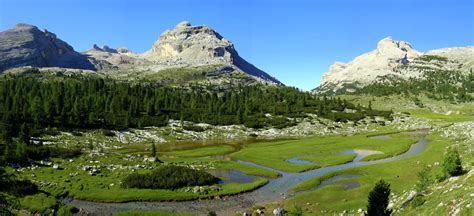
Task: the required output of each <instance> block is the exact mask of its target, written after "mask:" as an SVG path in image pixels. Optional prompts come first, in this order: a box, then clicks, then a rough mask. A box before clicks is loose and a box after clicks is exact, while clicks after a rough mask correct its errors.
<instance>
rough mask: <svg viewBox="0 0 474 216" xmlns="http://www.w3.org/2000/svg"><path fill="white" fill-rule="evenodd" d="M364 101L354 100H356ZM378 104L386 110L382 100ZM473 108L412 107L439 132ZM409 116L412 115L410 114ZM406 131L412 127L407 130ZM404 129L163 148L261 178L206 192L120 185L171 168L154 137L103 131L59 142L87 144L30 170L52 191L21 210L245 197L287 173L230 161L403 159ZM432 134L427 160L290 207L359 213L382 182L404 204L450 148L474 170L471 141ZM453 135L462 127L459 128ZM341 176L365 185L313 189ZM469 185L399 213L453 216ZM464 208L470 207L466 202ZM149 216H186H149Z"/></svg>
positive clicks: (292, 167)
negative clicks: (423, 172) (67, 201)
mask: <svg viewBox="0 0 474 216" xmlns="http://www.w3.org/2000/svg"><path fill="white" fill-rule="evenodd" d="M356 99H357V100H362V99H363V100H365V101H366V102H367V101H368V100H370V98H362V99H361V98H356ZM356 99H354V98H353V100H356ZM361 104H362V103H361ZM363 105H364V104H363ZM373 106H383V105H382V104H381V103H380V104H379V102H377V103H375V104H374V105H373ZM470 106H471V105H465V104H464V105H459V106H457V107H456V108H457V111H460V114H451V115H444V114H437V113H432V112H430V111H427V110H426V109H422V108H414V109H409V111H410V112H411V113H412V114H413V115H414V116H416V117H417V118H415V119H419V118H422V119H431V120H435V121H431V122H438V123H440V124H437V125H436V126H433V127H434V128H439V127H440V126H441V125H452V124H453V123H454V124H456V123H459V122H472V121H474V118H473V116H470V115H469V114H468V113H469V111H470V110H469V107H470ZM400 111H402V110H400ZM403 111H407V109H405V110H403ZM433 125H434V123H433ZM458 127H459V128H463V127H464V125H462V124H461V125H460V126H458ZM399 130H409V129H408V128H402V129H399ZM399 130H397V128H395V127H382V126H380V127H379V128H376V131H374V132H369V133H364V134H357V135H353V136H324V137H308V138H302V139H294V140H275V141H261V142H255V143H253V142H252V143H250V142H249V143H245V142H244V143H231V142H229V143H226V142H215V143H214V142H213V143H211V144H208V143H206V144H201V145H199V144H194V143H189V144H183V145H182V146H177V145H179V144H177V143H176V144H175V143H168V144H160V145H157V149H158V152H157V153H158V157H159V159H160V160H161V161H163V162H164V164H173V165H179V166H188V167H192V168H195V169H200V170H210V169H221V170H239V171H241V172H242V173H245V174H249V175H254V176H258V177H257V178H256V179H254V181H253V182H250V183H230V184H225V185H214V186H206V187H205V188H206V192H203V193H201V192H199V193H194V192H192V191H189V190H187V189H185V188H182V189H178V190H149V189H124V188H122V187H120V185H121V180H122V179H123V178H124V177H126V176H127V175H129V174H130V173H145V172H150V171H151V170H153V169H154V168H157V167H159V166H162V165H163V164H160V163H155V162H148V161H144V157H146V156H149V154H150V146H151V144H150V141H149V140H147V139H137V140H133V139H130V140H126V141H118V137H106V136H104V135H102V134H101V133H100V132H97V133H96V132H93V133H87V134H86V133H84V135H83V136H68V137H67V138H61V137H59V138H57V140H54V142H56V143H59V144H60V145H63V146H64V147H71V146H77V145H79V146H82V147H83V151H84V154H83V155H82V156H80V157H78V158H73V159H72V160H69V159H52V161H51V163H52V164H58V165H59V167H60V168H59V169H53V168H52V164H50V165H47V166H38V167H33V168H27V169H24V170H22V171H21V172H20V176H21V177H23V178H26V179H31V180H32V181H33V182H35V183H36V184H38V185H39V186H40V189H41V190H42V191H44V193H38V194H35V195H31V196H25V197H23V198H21V199H20V200H19V205H20V207H21V208H23V209H26V210H28V211H29V212H36V213H41V214H50V213H51V209H53V208H54V207H57V206H59V205H60V203H59V202H58V201H57V200H56V198H57V197H59V196H63V195H67V196H70V197H74V198H77V199H82V200H90V201H101V202H127V201H183V200H194V199H203V198H213V197H215V196H225V195H233V194H239V193H243V192H245V191H250V190H254V189H256V188H258V187H261V186H262V185H264V184H266V183H267V182H268V180H267V178H277V177H278V176H279V175H280V174H279V173H278V172H275V171H272V170H269V169H264V168H259V167H255V166H251V165H246V164H241V163H238V162H235V161H233V160H229V159H230V158H232V159H240V160H244V161H249V162H253V163H256V164H260V165H263V166H266V167H271V168H274V169H276V170H281V171H286V172H303V171H305V170H310V169H316V168H319V167H325V166H331V165H336V164H343V163H347V162H350V161H352V160H353V159H354V158H355V156H356V155H355V154H341V151H345V150H374V151H380V152H383V154H374V155H370V156H367V157H365V158H363V159H362V160H364V161H367V160H376V159H380V158H386V157H391V156H394V155H398V154H401V153H403V152H405V151H407V150H408V149H409V147H410V145H411V144H413V143H414V142H415V140H414V139H413V137H412V136H411V135H409V134H408V133H400V131H399ZM431 131H432V134H431V135H429V137H428V138H429V139H430V140H432V142H430V143H429V144H428V146H427V148H426V150H425V151H423V152H422V153H421V154H419V155H416V156H413V157H410V158H406V159H403V160H401V161H394V162H390V163H384V164H377V165H370V166H365V167H357V168H352V169H348V170H342V171H337V172H333V173H328V174H325V175H323V176H319V177H316V178H313V179H310V180H308V181H305V182H301V183H300V184H298V185H296V186H294V187H293V188H292V191H293V192H301V191H305V192H303V193H298V194H297V195H296V196H294V197H291V198H288V199H286V200H283V205H284V207H285V209H292V208H294V206H300V207H302V208H303V211H304V212H305V215H316V214H318V215H319V214H323V215H334V214H337V213H340V212H343V211H348V212H350V213H356V212H357V210H358V209H365V206H366V199H367V194H368V192H369V191H370V190H371V189H372V187H373V185H374V184H375V182H376V181H378V180H379V179H381V178H383V179H384V180H386V181H388V182H389V183H390V184H391V188H392V191H393V194H395V195H396V196H395V198H394V197H392V198H393V200H399V201H400V197H404V196H406V195H407V193H409V191H410V190H412V189H414V184H415V182H416V181H417V172H418V171H419V170H420V169H421V168H422V167H423V166H424V165H431V166H432V167H433V168H432V170H431V177H432V178H433V179H434V178H435V176H436V175H437V174H438V173H439V172H440V166H439V164H438V163H436V162H442V158H443V153H444V151H445V148H446V147H447V146H456V147H457V148H458V149H460V150H461V152H463V155H462V157H463V160H465V163H468V164H471V165H474V160H473V158H474V154H473V153H472V144H473V143H467V142H465V140H464V138H457V135H456V133H454V134H441V133H438V132H436V131H437V130H436V129H432V130H431ZM453 131H459V130H457V129H454V130H453ZM375 135H386V137H389V139H381V138H374V137H372V136H375ZM132 138H133V137H132ZM448 138H449V139H448ZM174 145H176V146H177V147H176V146H174ZM175 147H176V148H175ZM181 147H182V148H181ZM178 149H179V150H178ZM229 157H230V158H229ZM295 157H296V158H298V159H300V160H306V161H311V162H313V164H304V165H303V164H294V163H290V162H288V160H289V159H291V158H295ZM84 166H96V167H99V168H100V170H101V171H100V173H98V174H97V175H94V176H91V175H89V174H88V173H87V172H86V171H84V170H83V167H84ZM341 174H357V175H360V176H359V177H357V178H350V179H338V180H337V181H350V182H357V183H359V184H360V187H358V188H355V189H351V190H346V187H345V186H335V185H331V186H325V187H322V188H319V189H317V190H313V189H314V188H315V187H317V186H318V185H319V184H320V183H321V181H323V180H325V179H328V178H331V177H333V176H336V175H341ZM462 184H463V185H464V186H465V187H459V188H457V187H454V186H453V185H459V184H458V183H452V182H451V183H450V182H444V183H440V185H437V187H447V188H448V187H454V190H453V192H451V193H445V192H444V190H434V189H433V190H432V192H431V193H430V195H429V197H430V198H429V200H428V201H427V202H426V203H425V204H424V205H423V206H421V207H419V208H411V207H407V208H404V209H403V210H402V211H401V212H397V213H400V214H403V215H419V214H422V215H425V214H430V213H432V212H433V209H436V212H441V213H443V214H444V215H451V214H452V212H451V208H452V206H455V205H457V203H451V202H450V201H449V200H470V199H471V200H472V197H471V196H470V194H471V193H472V191H473V190H474V189H473V188H472V186H469V185H473V184H474V182H473V179H472V178H466V179H465V180H464V177H463V180H462ZM466 185H467V186H466ZM216 188H218V190H216ZM207 189H208V190H207ZM463 190H464V191H463ZM466 190H467V192H466ZM396 197H398V199H396ZM447 200H448V201H447ZM456 202H458V201H456ZM440 203H444V205H440ZM463 205H466V203H464V204H463ZM266 206H267V209H271V208H273V207H276V206H277V204H275V203H270V204H268V205H266ZM60 209H66V207H65V206H60ZM467 209H468V210H463V211H461V214H460V215H472V208H467ZM469 209H470V210H469ZM65 211H66V210H65ZM142 213H143V212H123V213H120V214H118V215H143V214H142ZM145 215H186V214H174V213H167V212H145Z"/></svg>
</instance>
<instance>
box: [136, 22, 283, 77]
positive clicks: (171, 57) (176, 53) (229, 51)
mask: <svg viewBox="0 0 474 216" xmlns="http://www.w3.org/2000/svg"><path fill="white" fill-rule="evenodd" d="M142 56H143V58H145V59H147V60H150V61H152V62H154V63H155V64H159V65H190V66H200V65H210V64H212V65H229V66H233V67H236V68H237V69H239V70H241V71H243V72H245V73H247V74H249V75H251V76H254V77H256V78H259V79H263V80H265V81H270V82H273V83H277V84H281V83H280V82H279V81H278V80H277V79H275V78H274V77H272V76H270V75H268V74H267V73H265V72H264V71H262V70H260V69H258V68H257V67H255V66H254V65H252V64H250V63H248V62H247V61H245V60H244V59H243V58H241V57H240V56H239V54H238V53H237V51H236V50H235V48H234V45H233V44H232V43H231V42H230V41H229V40H227V39H225V38H223V37H222V36H221V35H220V34H219V33H217V32H216V31H214V30H213V29H212V28H210V27H208V26H192V25H191V24H190V23H189V22H187V21H184V22H181V23H179V24H178V25H177V26H176V27H175V28H174V29H172V30H167V31H165V32H164V33H163V34H161V35H160V37H159V38H158V40H157V41H156V42H155V43H154V44H153V46H152V48H151V49H150V50H149V51H148V52H146V53H144V54H143V55H142Z"/></svg>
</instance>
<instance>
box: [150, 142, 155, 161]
mask: <svg viewBox="0 0 474 216" xmlns="http://www.w3.org/2000/svg"><path fill="white" fill-rule="evenodd" d="M151 156H152V157H156V145H155V142H153V143H152V144H151Z"/></svg>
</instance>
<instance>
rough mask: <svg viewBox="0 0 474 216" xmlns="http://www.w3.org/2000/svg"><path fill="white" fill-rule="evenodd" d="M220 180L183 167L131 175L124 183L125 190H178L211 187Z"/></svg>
mask: <svg viewBox="0 0 474 216" xmlns="http://www.w3.org/2000/svg"><path fill="white" fill-rule="evenodd" d="M217 182H219V179H218V178H216V177H214V176H212V175H211V174H209V173H206V172H204V171H200V170H193V169H191V168H187V167H181V166H164V167H160V168H158V169H156V170H154V171H152V172H151V173H147V174H137V173H134V174H130V175H129V176H127V177H126V178H125V179H124V180H123V183H122V186H123V187H125V188H148V189H178V188H182V187H189V186H202V185H211V184H215V183H217Z"/></svg>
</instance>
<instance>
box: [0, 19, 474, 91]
mask: <svg viewBox="0 0 474 216" xmlns="http://www.w3.org/2000/svg"><path fill="white" fill-rule="evenodd" d="M25 66H29V67H36V68H41V70H46V69H47V70H48V71H51V70H63V71H64V70H68V71H69V70H72V71H74V73H82V74H95V75H99V76H104V77H111V78H115V79H121V80H145V81H151V82H158V83H163V84H175V85H181V84H189V83H207V84H217V85H222V84H226V83H237V84H243V85H248V84H256V83H265V84H271V85H282V83H281V82H280V81H279V80H278V79H276V78H274V77H272V76H270V75H269V74H268V73H266V72H264V71H262V70H260V69H258V68H257V67H255V66H254V65H252V64H250V63H249V62H247V61H246V60H245V59H243V58H242V57H240V56H239V54H238V53H237V51H236V49H235V48H234V45H233V44H232V42H230V41H229V40H227V39H225V38H224V37H222V36H221V35H220V34H219V33H218V32H216V31H215V30H213V29H212V28H210V27H208V26H204V25H203V26H192V25H191V24H190V23H189V22H187V21H184V22H181V23H179V24H178V25H177V26H176V27H175V28H173V29H171V30H166V31H165V32H163V33H162V34H161V35H160V36H159V38H158V40H157V41H156V42H155V43H154V44H153V45H152V47H151V49H150V50H148V51H147V52H145V53H142V54H138V53H134V52H132V51H130V50H129V49H127V48H123V47H122V48H111V47H109V46H102V47H99V46H97V45H95V44H94V45H93V46H92V48H91V49H90V50H88V51H85V52H83V53H80V52H77V51H75V50H74V48H73V47H72V46H70V45H69V44H68V43H66V42H65V41H63V40H61V39H59V38H58V37H57V36H56V35H55V34H54V33H51V32H49V31H47V30H40V29H39V28H38V27H36V26H33V25H28V24H17V25H16V26H15V27H13V28H12V29H9V30H6V31H4V32H1V33H0V72H2V71H5V72H7V73H8V72H10V71H12V70H13V71H17V70H18V69H22V68H23V67H25ZM473 67H474V46H468V47H455V48H445V49H438V50H432V51H428V52H425V53H422V52H419V51H417V50H415V49H414V48H413V47H412V45H411V44H409V43H408V42H405V41H395V40H393V39H392V38H391V37H387V38H384V39H382V40H381V41H379V42H378V44H377V48H376V49H375V50H373V51H371V52H368V53H365V54H363V55H361V56H358V57H356V58H355V59H354V60H353V61H351V62H348V63H342V62H336V63H334V64H333V65H331V66H330V67H329V70H328V71H327V72H326V73H325V74H324V75H323V76H322V77H321V85H320V86H319V87H317V88H315V89H314V90H313V91H312V92H313V93H316V94H326V95H336V94H346V93H351V92H355V91H357V90H358V89H361V88H364V87H365V86H368V85H370V84H372V83H376V82H378V83H380V81H383V80H384V79H387V77H390V79H391V80H392V81H393V80H394V78H396V79H397V80H406V79H410V78H417V79H426V78H427V77H429V76H430V73H428V72H427V71H433V70H436V71H440V70H441V71H445V73H458V72H459V73H461V74H463V73H464V74H468V73H469V72H470V70H472V68H473ZM51 68H53V69H51ZM437 77H439V76H437ZM392 83H394V82H392ZM397 83H399V81H397ZM452 85H456V83H452Z"/></svg>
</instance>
